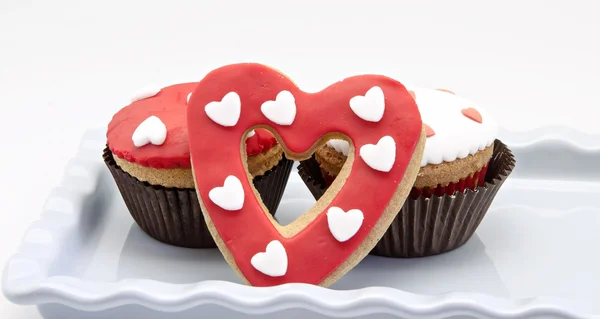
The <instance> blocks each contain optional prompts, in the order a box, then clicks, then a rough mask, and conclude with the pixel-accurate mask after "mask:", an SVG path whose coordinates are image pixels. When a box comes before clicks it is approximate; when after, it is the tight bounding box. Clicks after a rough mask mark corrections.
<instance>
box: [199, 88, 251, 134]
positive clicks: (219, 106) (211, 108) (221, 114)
mask: <svg viewBox="0 0 600 319" xmlns="http://www.w3.org/2000/svg"><path fill="white" fill-rule="evenodd" d="M241 110H242V103H241V101H240V96H239V95H238V94H237V93H235V92H229V93H227V94H225V96H224V97H223V99H221V101H215V102H210V103H208V104H206V107H205V108H204V111H205V112H206V115H208V117H209V118H210V119H211V120H213V122H215V123H217V124H219V125H222V126H226V127H228V126H235V125H236V124H237V122H238V120H239V119H240V112H241Z"/></svg>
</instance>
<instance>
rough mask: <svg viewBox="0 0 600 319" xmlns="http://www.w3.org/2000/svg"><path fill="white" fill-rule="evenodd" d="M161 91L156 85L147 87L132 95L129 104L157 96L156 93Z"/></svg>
mask: <svg viewBox="0 0 600 319" xmlns="http://www.w3.org/2000/svg"><path fill="white" fill-rule="evenodd" d="M161 89H162V88H161V87H160V86H158V85H156V84H152V85H148V86H146V87H144V88H141V89H139V90H138V91H136V92H135V93H134V94H133V96H132V97H131V102H135V101H139V100H143V99H146V98H149V97H153V96H155V95H156V94H158V92H160V90H161Z"/></svg>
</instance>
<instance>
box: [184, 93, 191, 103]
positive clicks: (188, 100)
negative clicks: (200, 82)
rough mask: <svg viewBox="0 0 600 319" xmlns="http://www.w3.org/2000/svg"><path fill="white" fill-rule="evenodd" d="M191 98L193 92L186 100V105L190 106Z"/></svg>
mask: <svg viewBox="0 0 600 319" xmlns="http://www.w3.org/2000/svg"><path fill="white" fill-rule="evenodd" d="M191 97H192V92H190V93H188V95H187V97H186V98H185V101H186V104H190V98H191Z"/></svg>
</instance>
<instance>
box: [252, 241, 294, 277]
mask: <svg viewBox="0 0 600 319" xmlns="http://www.w3.org/2000/svg"><path fill="white" fill-rule="evenodd" d="M250 264H252V266H253V267H254V269H256V270H258V271H260V272H261V273H263V274H265V275H267V276H271V277H281V276H284V275H285V273H286V272H287V266H288V257H287V253H286V251H285V248H284V247H283V245H282V244H281V242H280V241H279V240H273V241H271V242H270V243H269V244H268V245H267V248H266V250H265V252H261V253H257V254H256V255H254V256H252V258H251V259H250Z"/></svg>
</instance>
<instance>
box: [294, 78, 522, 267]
mask: <svg viewBox="0 0 600 319" xmlns="http://www.w3.org/2000/svg"><path fill="white" fill-rule="evenodd" d="M409 90H410V92H411V93H412V94H413V96H414V98H415V101H416V103H417V105H418V107H419V111H420V112H421V118H422V119H423V123H424V125H425V128H426V133H427V141H426V144H425V150H424V152H423V158H422V161H421V169H420V171H419V174H418V176H417V179H416V181H415V183H414V186H413V189H412V191H411V196H410V198H409V199H407V201H406V203H405V205H404V207H403V209H402V211H401V212H400V213H399V214H398V217H397V218H396V220H395V221H394V223H392V225H391V227H390V229H389V230H388V232H387V233H386V234H385V235H384V237H383V238H382V239H381V241H380V243H379V244H378V245H377V246H376V247H375V249H374V250H373V252H372V253H373V254H377V255H382V256H390V257H417V256H427V255H435V254H439V253H442V252H445V251H449V250H452V249H454V248H457V247H459V246H461V245H462V244H464V243H465V242H466V241H467V240H468V239H469V238H470V237H471V236H472V234H473V233H474V232H475V229H476V227H477V226H478V225H479V222H480V221H481V218H483V216H484V214H485V212H486V211H487V207H488V206H489V204H490V203H491V199H493V196H495V193H496V191H497V188H498V186H500V184H501V183H502V181H503V180H504V178H505V177H506V176H507V175H508V174H509V173H510V171H511V170H512V165H513V164H514V159H513V157H512V154H510V151H509V150H508V149H507V148H506V146H505V145H503V144H502V143H501V142H500V141H498V140H496V137H497V134H498V125H497V124H496V122H495V121H494V120H493V118H491V117H490V116H489V115H488V114H487V113H486V112H485V110H484V109H482V108H480V107H478V106H476V105H475V104H474V103H473V102H471V101H469V100H467V99H465V98H462V97H460V96H457V95H455V94H454V93H452V92H450V91H448V90H439V89H427V88H412V89H411V88H409ZM348 150H349V144H348V142H347V141H345V140H339V139H335V140H329V141H327V143H326V145H324V146H323V147H321V148H320V149H318V150H317V151H316V152H315V155H314V157H313V159H312V160H309V161H305V162H303V163H302V164H301V166H300V173H301V175H302V177H303V179H304V181H305V183H307V185H308V186H309V188H310V189H311V192H312V193H313V195H315V197H316V198H319V197H320V196H321V195H322V193H323V192H324V191H325V190H326V189H327V187H328V186H329V185H331V183H332V182H333V180H334V179H335V177H336V176H337V174H338V173H339V171H340V170H341V169H342V166H343V165H344V163H345V161H346V156H347V154H348ZM492 166H493V169H490V167H492ZM486 182H488V183H487V184H486ZM491 189H493V191H489V190H491ZM458 201H461V203H462V202H463V201H464V203H468V205H463V204H461V203H459V202H458Z"/></svg>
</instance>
